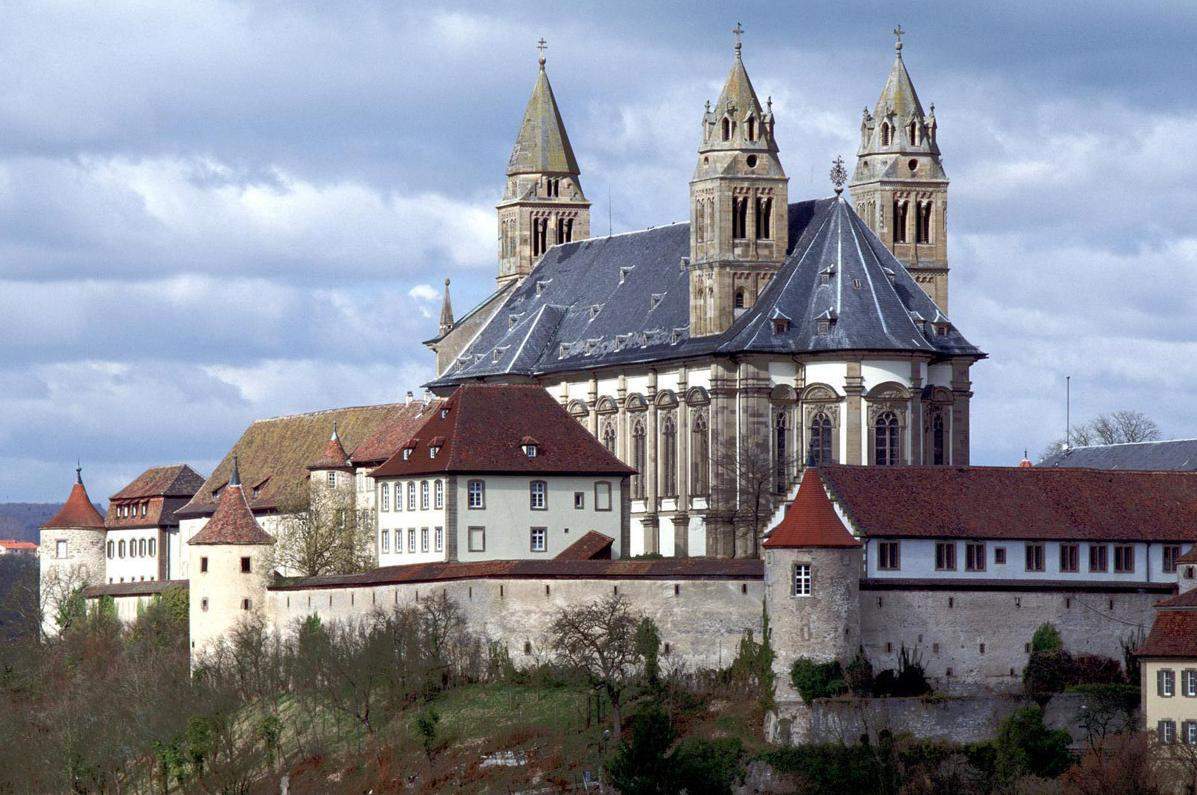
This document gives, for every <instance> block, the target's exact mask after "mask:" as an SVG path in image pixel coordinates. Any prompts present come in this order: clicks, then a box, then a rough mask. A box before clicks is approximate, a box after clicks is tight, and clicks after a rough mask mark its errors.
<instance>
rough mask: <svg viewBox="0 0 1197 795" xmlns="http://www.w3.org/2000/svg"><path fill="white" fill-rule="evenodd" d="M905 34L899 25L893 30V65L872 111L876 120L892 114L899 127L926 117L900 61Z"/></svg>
mask: <svg viewBox="0 0 1197 795" xmlns="http://www.w3.org/2000/svg"><path fill="white" fill-rule="evenodd" d="M905 33H906V31H904V30H902V26H901V25H899V26H898V27H896V28H894V35H895V36H896V37H897V40H896V42H895V43H894V65H893V66H892V67H891V68H890V70H889V77H887V78H886V80H885V87H884V88H882V89H881V96H880V98H878V100H877V107H876V109H875V110H874V115H875V116H876V117H877V119H878V120H880V119H883V118H885V117H886V116H887V115H889V113H891V112H892V113H893V114H894V116H895V121H896V122H897V123H898V124H899V125H902V124H905V123H906V122H907V121H908V120H909V119H910V118H912V117H913V118H916V119H922V118H923V117H924V116H925V115H926V114H924V113H923V106H922V104H921V103H920V102H919V96H918V94H917V93H916V92H915V90H914V82H913V81H912V80H911V79H910V73H909V72H907V71H906V63H905V62H904V61H903V60H902V36H903V35H904V34H905Z"/></svg>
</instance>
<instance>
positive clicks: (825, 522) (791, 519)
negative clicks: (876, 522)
mask: <svg viewBox="0 0 1197 795" xmlns="http://www.w3.org/2000/svg"><path fill="white" fill-rule="evenodd" d="M859 546H860V542H859V541H857V540H856V538H854V537H853V536H852V534H851V533H849V532H848V530H847V528H846V527H844V523H843V522H842V521H840V517H839V514H837V513H836V512H835V506H833V505H832V504H831V500H830V499H828V497H827V490H826V489H825V488H824V487H823V479H822V478H821V477H819V470H817V469H815V468H814V467H808V468H807V470H806V472H804V473H803V474H802V485H801V486H799V487H798V495H797V496H796V497H795V498H794V501H793V502H792V503H790V505H789V507H788V508H786V512H785V516H783V517H782V518H781V521H780V522H778V524H777V526H776V527H774V528H773V529H772V530H770V531H769V535H768V536H767V537H766V538H765V548H766V549H778V548H782V549H787V548H790V549H793V548H801V549H852V548H855V547H859Z"/></svg>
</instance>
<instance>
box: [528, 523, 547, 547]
mask: <svg viewBox="0 0 1197 795" xmlns="http://www.w3.org/2000/svg"><path fill="white" fill-rule="evenodd" d="M528 545H529V549H531V551H532V552H548V550H549V528H547V527H533V528H532V532H531V533H530V535H529V539H528Z"/></svg>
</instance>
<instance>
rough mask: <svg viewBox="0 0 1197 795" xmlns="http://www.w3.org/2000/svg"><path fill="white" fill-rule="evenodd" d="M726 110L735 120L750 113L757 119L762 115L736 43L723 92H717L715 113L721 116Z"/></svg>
mask: <svg viewBox="0 0 1197 795" xmlns="http://www.w3.org/2000/svg"><path fill="white" fill-rule="evenodd" d="M728 108H731V109H732V110H733V112H734V115H735V118H736V119H737V120H738V119H742V118H744V117H745V116H747V115H748V113H749V112H750V111H751V112H752V113H755V114H756V117H757V118H758V119H760V118H761V116H762V115H763V113H762V111H761V102H760V100H759V99H757V96H756V89H754V88H753V87H752V81H751V80H749V79H748V70H747V69H745V68H744V60H743V59H742V58H741V57H740V44H739V42H737V43H736V58H735V60H734V61H732V67H731V71H730V72H728V73H727V80H726V81H725V82H724V83H723V90H722V91H720V92H719V101H718V103H716V105H715V112H716V113H720V114H722V113H724V112H726V111H727V110H728Z"/></svg>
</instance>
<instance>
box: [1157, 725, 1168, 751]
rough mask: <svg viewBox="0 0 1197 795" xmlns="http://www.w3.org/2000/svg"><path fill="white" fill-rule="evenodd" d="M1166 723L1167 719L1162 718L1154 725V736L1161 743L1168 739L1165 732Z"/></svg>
mask: <svg viewBox="0 0 1197 795" xmlns="http://www.w3.org/2000/svg"><path fill="white" fill-rule="evenodd" d="M1167 723H1168V722H1167V721H1163V720H1162V721H1160V722H1159V723H1157V724H1156V725H1155V738H1156V739H1157V740H1159V742H1160V744H1161V745H1162V744H1164V743H1166V742H1167V741H1168V740H1167V732H1166V731H1165V726H1166V724H1167Z"/></svg>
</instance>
